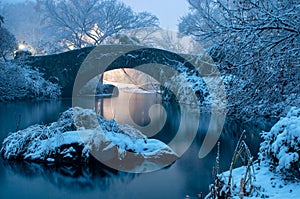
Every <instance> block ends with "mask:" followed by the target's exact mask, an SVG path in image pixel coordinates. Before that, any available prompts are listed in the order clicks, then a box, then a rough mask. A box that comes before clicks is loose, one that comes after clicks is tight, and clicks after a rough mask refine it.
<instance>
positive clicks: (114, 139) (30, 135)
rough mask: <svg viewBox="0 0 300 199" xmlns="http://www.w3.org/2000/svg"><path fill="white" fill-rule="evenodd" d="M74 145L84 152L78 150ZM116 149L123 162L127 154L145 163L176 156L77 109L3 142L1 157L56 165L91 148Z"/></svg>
mask: <svg viewBox="0 0 300 199" xmlns="http://www.w3.org/2000/svg"><path fill="white" fill-rule="evenodd" d="M73 111H74V113H76V114H73ZM74 126H76V127H74ZM75 128H76V129H77V130H76V129H75ZM74 145H75V146H81V147H82V148H83V149H82V150H81V151H77V150H76V149H75V148H74ZM115 146H116V147H117V149H118V152H119V155H118V156H119V157H120V159H122V158H123V157H124V156H125V154H126V152H128V151H129V152H132V153H134V154H140V155H141V156H142V157H144V158H145V160H147V158H149V159H150V158H159V157H161V155H163V154H168V155H171V156H177V155H176V153H175V152H174V151H173V150H172V149H171V148H169V147H168V145H166V144H165V143H163V142H161V141H159V140H155V139H147V137H146V136H145V135H143V134H142V133H141V132H139V131H138V130H136V129H134V128H133V127H130V126H128V125H123V126H119V125H118V124H117V123H116V122H115V121H114V120H110V121H108V120H105V119H104V118H102V117H101V116H99V115H96V113H95V112H94V111H92V110H88V109H81V108H78V107H76V108H72V109H69V110H67V111H65V112H64V113H63V114H62V116H61V117H60V119H59V120H58V121H57V122H54V123H52V124H50V125H48V126H45V125H34V126H30V127H28V128H27V129H24V130H21V131H18V132H15V133H11V134H9V136H8V137H7V138H5V140H4V141H3V144H2V149H1V154H2V155H3V157H4V158H6V159H16V158H21V159H22V158H23V159H27V160H33V161H44V162H54V161H55V158H57V156H59V155H60V156H62V158H71V159H72V158H75V156H77V155H79V156H81V157H82V159H87V158H89V153H88V152H89V150H90V149H95V148H97V149H98V150H102V151H107V150H109V149H111V148H113V147H115ZM65 147H66V148H65ZM101 147H102V148H101ZM103 147H104V148H103ZM61 149H62V150H61ZM78 153H81V154H78Z"/></svg>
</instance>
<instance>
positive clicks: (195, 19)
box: [179, 0, 300, 115]
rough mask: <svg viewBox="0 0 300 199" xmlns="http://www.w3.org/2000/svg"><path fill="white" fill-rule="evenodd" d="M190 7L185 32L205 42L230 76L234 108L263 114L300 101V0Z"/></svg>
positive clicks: (225, 1) (206, 2)
mask: <svg viewBox="0 0 300 199" xmlns="http://www.w3.org/2000/svg"><path fill="white" fill-rule="evenodd" d="M189 3H190V5H191V10H192V12H191V13H190V14H188V15H186V16H184V17H183V18H182V19H181V23H180V25H179V30H180V31H181V32H182V33H185V34H189V35H193V36H194V37H195V38H196V39H197V40H198V41H201V42H202V43H204V45H205V47H206V48H207V49H208V51H209V52H210V54H211V55H212V57H213V59H214V60H215V61H216V63H217V64H218V66H219V68H220V69H221V71H222V72H223V74H224V75H226V76H227V77H226V79H227V80H226V83H227V86H228V89H229V92H228V98H229V102H230V104H229V107H230V108H231V110H234V109H235V111H236V112H239V113H241V115H242V114H244V113H245V112H247V111H248V112H252V111H253V112H252V113H257V112H262V111H263V110H262V109H265V106H264V104H267V103H269V104H270V103H280V102H283V101H286V100H287V98H288V97H289V96H291V95H294V94H295V95H296V96H298V97H299V91H300V88H299V67H300V56H299V54H300V53H299V52H300V20H299V19H300V6H299V5H300V4H299V3H300V2H299V0H278V1H268V0H264V1H259V0H214V1H210V0H189ZM297 82H298V83H297ZM294 102H295V101H294ZM298 103H299V102H298ZM260 105H261V106H260ZM249 106H256V107H257V108H256V110H254V109H251V110H249V109H247V107H248V108H249ZM267 112H268V111H267Z"/></svg>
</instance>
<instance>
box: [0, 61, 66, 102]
mask: <svg viewBox="0 0 300 199" xmlns="http://www.w3.org/2000/svg"><path fill="white" fill-rule="evenodd" d="M60 95H61V91H60V88H59V86H58V85H57V84H54V83H52V82H50V81H47V80H45V79H44V78H43V74H42V73H40V72H38V71H36V70H33V69H31V68H30V67H29V66H23V65H18V64H15V63H9V62H5V63H4V62H0V101H11V100H20V99H44V98H45V99H46V98H50V99H55V98H58V97H59V96H60Z"/></svg>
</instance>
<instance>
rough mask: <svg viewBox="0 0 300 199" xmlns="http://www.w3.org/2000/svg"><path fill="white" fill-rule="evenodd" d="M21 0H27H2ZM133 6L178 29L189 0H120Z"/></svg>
mask: <svg viewBox="0 0 300 199" xmlns="http://www.w3.org/2000/svg"><path fill="white" fill-rule="evenodd" d="M0 1H1V0H0ZM2 1H3V2H20V1H25V0H2ZM119 1H123V2H124V3H125V4H127V5H129V6H131V7H132V9H133V10H134V11H136V12H141V11H147V12H150V13H152V14H154V15H156V16H157V17H158V18H159V21H160V26H161V27H162V28H166V29H171V30H177V24H178V23H179V18H180V17H181V16H183V15H185V14H186V13H187V12H188V7H189V4H188V2H187V0H119Z"/></svg>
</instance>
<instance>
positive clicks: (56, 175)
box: [3, 161, 137, 192]
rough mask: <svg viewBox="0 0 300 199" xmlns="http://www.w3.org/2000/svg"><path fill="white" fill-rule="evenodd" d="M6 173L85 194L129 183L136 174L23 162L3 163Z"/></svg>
mask: <svg viewBox="0 0 300 199" xmlns="http://www.w3.org/2000/svg"><path fill="white" fill-rule="evenodd" d="M3 165H4V166H5V168H6V170H7V171H8V172H12V173H14V174H17V175H20V176H22V177H25V178H28V179H33V178H37V177H40V176H42V177H43V178H44V179H45V180H46V181H48V182H50V183H51V184H53V185H54V186H56V187H57V188H59V189H66V190H71V191H75V192H83V191H84V192H86V191H91V190H94V189H101V190H108V189H109V188H110V185H111V184H114V183H115V182H116V181H121V182H122V183H129V182H130V181H131V180H132V179H134V176H135V175H137V174H129V173H122V172H117V171H114V170H111V169H108V168H105V167H104V166H102V165H99V164H98V163H96V162H95V163H94V164H93V167H90V166H86V165H60V166H55V165H49V164H48V165H42V164H36V163H30V162H26V161H25V162H24V161H20V162H18V161H3Z"/></svg>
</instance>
